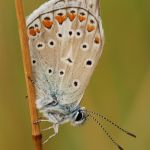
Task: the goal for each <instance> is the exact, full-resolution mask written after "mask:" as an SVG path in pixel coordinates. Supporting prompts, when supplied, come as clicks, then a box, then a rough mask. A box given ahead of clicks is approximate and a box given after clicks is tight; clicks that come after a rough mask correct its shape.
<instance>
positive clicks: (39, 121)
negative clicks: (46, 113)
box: [33, 118, 49, 124]
mask: <svg viewBox="0 0 150 150" xmlns="http://www.w3.org/2000/svg"><path fill="white" fill-rule="evenodd" d="M41 122H49V120H46V119H45V120H44V119H41V118H39V119H38V120H36V121H34V122H33V124H39V123H41Z"/></svg>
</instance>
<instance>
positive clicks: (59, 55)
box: [26, 0, 134, 150]
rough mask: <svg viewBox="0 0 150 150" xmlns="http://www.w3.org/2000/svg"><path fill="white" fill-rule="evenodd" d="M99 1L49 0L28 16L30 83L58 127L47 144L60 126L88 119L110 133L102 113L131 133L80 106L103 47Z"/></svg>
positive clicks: (43, 109) (41, 107) (38, 102)
mask: <svg viewBox="0 0 150 150" xmlns="http://www.w3.org/2000/svg"><path fill="white" fill-rule="evenodd" d="M99 13H100V5H99V0H49V1H48V2H45V3H44V4H42V5H41V6H40V7H39V8H38V9H37V10H35V11H34V12H33V13H32V14H31V15H30V16H28V18H27V20H26V24H27V33H28V39H29V49H30V56H31V61H32V72H33V77H32V81H33V82H34V85H35V89H36V106H37V109H38V110H39V111H40V112H41V113H42V114H43V116H44V118H46V119H45V120H41V121H48V122H50V123H52V124H53V125H52V126H50V127H49V128H46V129H44V131H47V130H50V129H54V134H53V135H51V136H50V137H49V138H48V139H47V140H46V141H45V142H44V143H46V142H47V141H48V140H49V139H51V138H52V137H54V136H55V135H56V134H57V133H58V129H59V126H60V125H62V124H64V123H67V122H71V124H72V125H74V126H77V125H81V124H83V123H84V122H85V121H86V120H87V118H88V117H90V118H92V119H93V120H94V121H95V122H96V123H97V124H98V125H100V127H101V128H102V129H103V130H104V132H105V133H106V134H107V136H108V137H109V138H110V140H111V141H112V142H113V143H114V144H115V145H116V146H117V147H118V148H119V149H121V150H122V149H123V148H122V147H121V146H120V145H119V144H118V143H117V142H115V140H113V138H112V137H111V136H110V135H109V133H108V132H107V130H106V129H105V128H104V127H103V126H102V125H101V124H100V122H99V121H98V120H97V118H96V117H101V118H102V119H104V120H106V121H107V122H109V123H111V124H113V125H115V126H116V127H117V128H119V129H120V130H122V131H123V132H125V133H127V134H129V135H131V136H134V135H133V134H131V133H130V132H128V131H126V130H124V129H122V128H120V127H119V126H118V125H116V124H115V123H113V122H112V121H110V120H109V119H107V118H106V117H104V116H103V115H101V114H99V113H95V112H92V111H89V110H87V109H85V108H84V107H81V106H80V102H81V100H82V97H83V94H84V91H85V90H86V87H87V85H88V83H89V81H90V78H91V76H92V74H93V71H94V69H95V67H96V65H97V64H98V61H99V59H100V56H101V54H102V50H103V45H104V32H103V28H102V20H101V16H100V15H99Z"/></svg>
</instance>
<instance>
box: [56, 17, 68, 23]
mask: <svg viewBox="0 0 150 150" xmlns="http://www.w3.org/2000/svg"><path fill="white" fill-rule="evenodd" d="M55 19H56V20H57V21H58V23H59V24H62V23H63V22H64V21H65V20H66V19H67V16H56V17H55Z"/></svg>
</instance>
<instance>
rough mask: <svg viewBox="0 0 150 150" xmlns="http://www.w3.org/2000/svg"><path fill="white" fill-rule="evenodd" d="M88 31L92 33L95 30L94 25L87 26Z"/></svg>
mask: <svg viewBox="0 0 150 150" xmlns="http://www.w3.org/2000/svg"><path fill="white" fill-rule="evenodd" d="M87 30H88V32H92V31H93V30H95V26H93V25H88V26H87Z"/></svg>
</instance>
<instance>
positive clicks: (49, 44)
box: [48, 40, 56, 48]
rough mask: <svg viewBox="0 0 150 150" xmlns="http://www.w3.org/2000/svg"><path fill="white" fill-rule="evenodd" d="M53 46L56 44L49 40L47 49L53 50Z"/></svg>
mask: <svg viewBox="0 0 150 150" xmlns="http://www.w3.org/2000/svg"><path fill="white" fill-rule="evenodd" d="M55 45H56V43H55V41H54V40H49V42H48V47H50V48H54V47H55Z"/></svg>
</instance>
